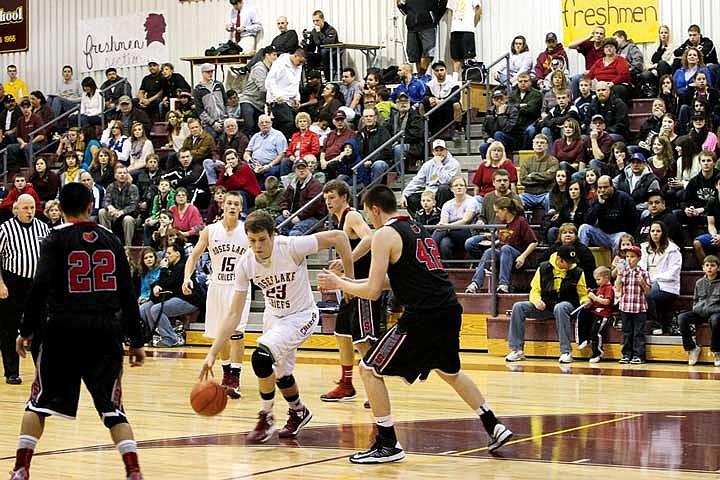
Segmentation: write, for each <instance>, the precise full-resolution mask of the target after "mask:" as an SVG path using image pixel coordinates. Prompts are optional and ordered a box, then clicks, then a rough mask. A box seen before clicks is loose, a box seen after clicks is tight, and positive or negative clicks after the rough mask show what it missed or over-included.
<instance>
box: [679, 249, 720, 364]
mask: <svg viewBox="0 0 720 480" xmlns="http://www.w3.org/2000/svg"><path fill="white" fill-rule="evenodd" d="M719 266H720V259H719V258H718V257H717V256H715V255H708V256H707V257H705V258H704V259H703V273H705V275H704V276H703V277H701V278H700V279H698V280H697V281H696V282H695V291H694V293H693V308H692V311H689V312H683V313H681V314H680V315H679V316H678V324H679V327H680V335H682V341H683V349H684V350H685V351H686V352H687V354H688V365H695V364H696V363H697V361H698V358H700V352H701V351H702V349H701V348H700V346H698V345H697V344H696V343H695V341H694V340H693V330H692V328H691V325H700V324H702V323H705V322H708V323H709V324H710V351H711V352H712V353H713V365H715V366H716V367H720V281H718V276H717V271H718V267H719Z"/></svg>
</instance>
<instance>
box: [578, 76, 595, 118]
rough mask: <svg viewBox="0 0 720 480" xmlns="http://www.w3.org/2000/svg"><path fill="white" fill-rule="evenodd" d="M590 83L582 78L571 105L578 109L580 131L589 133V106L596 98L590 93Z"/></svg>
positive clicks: (590, 115)
mask: <svg viewBox="0 0 720 480" xmlns="http://www.w3.org/2000/svg"><path fill="white" fill-rule="evenodd" d="M591 86H592V81H591V80H590V79H589V78H587V77H582V78H580V80H579V81H578V89H579V90H578V94H577V96H574V97H573V98H574V99H575V100H573V105H575V108H577V109H578V114H579V115H580V131H582V132H589V131H590V121H591V119H592V113H591V112H590V105H592V103H593V102H594V101H595V100H596V99H597V96H596V95H595V94H594V93H593V91H592V88H591Z"/></svg>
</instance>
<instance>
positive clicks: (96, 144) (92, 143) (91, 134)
mask: <svg viewBox="0 0 720 480" xmlns="http://www.w3.org/2000/svg"><path fill="white" fill-rule="evenodd" d="M81 136H82V141H83V142H85V152H84V155H83V163H82V167H83V168H84V169H85V170H89V169H90V164H91V163H92V161H93V160H94V159H95V156H97V153H98V152H99V151H100V148H102V145H101V144H100V140H98V137H97V130H96V129H95V127H85V128H83V129H82V131H81Z"/></svg>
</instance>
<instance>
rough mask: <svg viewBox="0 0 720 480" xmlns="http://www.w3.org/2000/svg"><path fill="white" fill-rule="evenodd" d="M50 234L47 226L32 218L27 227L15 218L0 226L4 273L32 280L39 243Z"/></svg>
mask: <svg viewBox="0 0 720 480" xmlns="http://www.w3.org/2000/svg"><path fill="white" fill-rule="evenodd" d="M48 233H50V229H49V228H48V226H47V225H46V224H45V223H43V222H41V221H40V220H38V219H37V218H33V219H32V222H31V223H30V224H29V225H27V224H26V225H24V224H22V223H21V222H20V221H19V220H18V219H17V217H14V218H11V219H10V220H8V221H7V222H5V223H3V224H2V225H0V262H1V264H2V269H3V271H4V272H10V273H14V274H15V275H17V276H19V277H23V278H33V277H34V276H35V270H37V263H38V258H40V242H41V241H42V239H43V238H45V237H47V235H48Z"/></svg>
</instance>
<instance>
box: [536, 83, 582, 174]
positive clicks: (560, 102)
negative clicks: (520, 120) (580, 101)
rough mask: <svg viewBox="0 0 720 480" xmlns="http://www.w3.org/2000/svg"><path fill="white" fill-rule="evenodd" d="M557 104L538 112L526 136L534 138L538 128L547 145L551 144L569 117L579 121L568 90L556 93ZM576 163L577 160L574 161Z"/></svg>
mask: <svg viewBox="0 0 720 480" xmlns="http://www.w3.org/2000/svg"><path fill="white" fill-rule="evenodd" d="M556 100H557V104H556V105H555V106H553V107H551V108H550V109H548V110H545V111H543V112H542V113H541V114H540V119H539V120H538V121H537V122H536V123H535V125H534V126H533V127H534V128H533V129H532V131H531V130H530V127H528V130H527V132H528V137H530V138H535V132H536V131H537V130H540V133H542V134H543V135H545V136H546V137H547V138H548V145H549V146H550V147H552V146H553V142H554V141H555V140H554V139H556V138H559V137H560V136H561V132H560V129H561V127H562V126H563V124H564V123H565V122H566V121H567V120H570V119H574V120H576V121H578V122H579V121H580V115H579V113H578V110H577V107H575V105H573V104H572V102H571V101H570V91H569V90H567V89H563V90H560V91H558V92H557V94H556ZM579 130H580V126H579V125H578V131H579ZM531 134H532V135H531ZM575 163H577V162H575Z"/></svg>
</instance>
